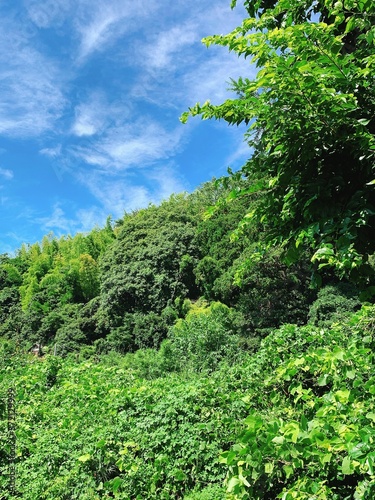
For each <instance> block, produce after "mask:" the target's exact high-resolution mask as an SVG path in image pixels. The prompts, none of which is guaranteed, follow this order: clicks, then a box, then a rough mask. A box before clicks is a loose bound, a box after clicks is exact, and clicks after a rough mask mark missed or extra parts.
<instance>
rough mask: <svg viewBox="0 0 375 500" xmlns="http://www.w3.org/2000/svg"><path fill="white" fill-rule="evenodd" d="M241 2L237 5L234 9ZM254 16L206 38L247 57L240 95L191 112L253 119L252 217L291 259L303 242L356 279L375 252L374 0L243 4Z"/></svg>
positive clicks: (317, 257) (237, 87) (237, 84)
mask: <svg viewBox="0 0 375 500" xmlns="http://www.w3.org/2000/svg"><path fill="white" fill-rule="evenodd" d="M235 5H236V0H233V1H232V7H234V6H235ZM245 8H246V9H247V12H248V15H249V17H247V18H246V19H244V20H243V22H242V25H241V26H239V27H237V28H236V29H234V30H233V31H232V32H231V33H229V34H227V35H224V36H222V35H216V36H210V37H207V38H206V39H204V43H205V44H206V45H207V46H210V45H213V44H214V45H221V46H225V47H228V48H229V50H230V51H234V52H236V53H237V54H238V55H239V56H243V57H245V58H249V59H250V62H252V63H255V65H256V66H257V67H258V68H260V69H259V72H258V73H257V75H256V77H255V78H254V79H253V80H250V79H247V78H240V79H239V80H238V81H232V89H233V90H234V91H235V93H236V97H235V98H233V99H228V100H226V101H225V102H224V103H223V104H221V105H213V104H211V103H210V102H209V101H207V102H206V103H205V104H203V105H200V104H199V103H198V104H196V105H195V106H194V107H192V108H190V109H189V111H188V112H186V113H184V114H183V115H182V117H181V120H182V121H183V122H184V121H186V120H187V118H188V116H189V115H191V116H194V115H200V116H201V117H202V118H203V119H211V118H215V119H223V120H226V121H227V122H228V123H230V124H240V123H245V124H247V125H249V128H248V131H247V134H246V140H247V141H248V143H249V146H250V147H252V148H253V151H254V153H253V155H252V157H251V158H250V159H249V160H248V162H247V163H246V164H245V165H244V167H243V168H242V170H241V172H240V173H239V174H235V175H237V176H242V177H243V178H245V180H247V181H248V187H247V188H246V189H244V190H242V193H246V194H248V195H249V194H251V193H257V196H259V200H258V203H257V204H256V205H255V208H254V209H253V210H252V211H251V212H250V213H248V214H247V216H246V218H245V221H246V223H247V224H251V223H255V224H259V223H261V224H262V225H263V227H264V229H265V232H266V242H267V244H268V247H269V246H272V245H275V244H281V245H282V246H283V248H284V249H285V257H286V260H287V261H289V262H292V261H295V260H297V259H298V258H299V255H300V253H301V252H302V251H304V250H305V249H306V248H309V249H310V250H311V253H312V261H313V262H315V263H316V266H317V267H319V268H320V269H321V268H322V267H325V266H331V267H333V268H334V269H335V270H336V271H337V272H338V274H339V275H340V276H344V275H345V274H348V275H350V276H351V277H352V278H355V277H356V276H357V277H358V276H359V274H360V273H359V271H361V274H362V276H363V275H365V274H366V272H368V271H369V266H368V265H367V259H368V255H370V254H372V253H374V251H375V172H374V160H375V138H374V133H375V86H374V75H375V45H374V39H375V26H374V25H375V4H374V3H373V2H372V1H371V0H346V1H345V2H344V1H336V2H335V1H330V0H325V1H323V0H320V1H314V0H300V1H298V2H296V1H294V0H247V1H246V2H245Z"/></svg>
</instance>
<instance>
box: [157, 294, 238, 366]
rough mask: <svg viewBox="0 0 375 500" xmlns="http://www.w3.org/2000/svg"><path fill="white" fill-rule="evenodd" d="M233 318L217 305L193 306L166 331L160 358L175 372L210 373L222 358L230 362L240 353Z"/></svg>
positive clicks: (227, 310) (225, 307)
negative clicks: (166, 335) (166, 336)
mask: <svg viewBox="0 0 375 500" xmlns="http://www.w3.org/2000/svg"><path fill="white" fill-rule="evenodd" d="M236 316H238V314H237V313H236V312H235V311H234V310H231V309H229V308H228V307H227V306H225V305H224V304H221V303H219V302H214V303H212V304H210V306H209V307H207V306H206V305H205V304H204V303H203V307H202V305H200V304H199V305H197V306H195V307H193V308H192V309H191V310H190V311H189V312H188V314H187V316H186V318H185V319H180V320H178V321H177V322H176V324H175V325H174V326H173V327H172V328H171V329H170V331H169V334H168V338H169V340H168V341H167V342H168V343H167V344H164V346H163V349H164V351H163V352H164V356H165V357H166V358H167V359H169V360H170V362H171V363H172V364H173V367H174V369H175V370H193V371H201V370H209V371H211V370H215V369H216V368H217V367H218V364H219V363H220V361H222V360H223V359H224V358H225V359H227V360H229V361H230V362H233V361H234V360H235V359H236V357H238V355H239V352H240V348H239V337H238V335H236V333H237V332H236V328H235V326H236V322H237V321H236V319H237V318H236Z"/></svg>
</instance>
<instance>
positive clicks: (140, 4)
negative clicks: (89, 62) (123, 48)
mask: <svg viewBox="0 0 375 500" xmlns="http://www.w3.org/2000/svg"><path fill="white" fill-rule="evenodd" d="M157 7H158V2H156V1H155V0H150V1H148V2H144V1H142V0H138V1H134V0H133V1H130V0H112V1H111V2H108V1H104V0H96V1H94V2H92V1H91V2H88V1H81V9H80V11H79V15H78V16H77V17H76V19H75V27H76V30H77V32H78V34H79V37H80V48H79V55H78V62H79V63H81V62H82V61H83V60H85V59H86V58H87V57H88V56H90V55H91V54H92V53H93V52H95V51H101V50H103V49H104V48H106V47H107V46H108V45H110V44H113V42H114V41H116V40H118V39H119V38H120V37H122V36H123V35H124V34H125V33H126V34H129V33H131V32H132V31H134V30H135V29H139V25H140V24H139V23H140V22H141V19H143V18H145V17H147V16H149V15H150V13H151V12H153V11H154V10H155V9H157Z"/></svg>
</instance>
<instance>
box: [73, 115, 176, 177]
mask: <svg viewBox="0 0 375 500" xmlns="http://www.w3.org/2000/svg"><path fill="white" fill-rule="evenodd" d="M182 132H183V128H182V127H181V126H179V125H178V128H176V129H175V130H172V131H167V130H166V129H164V128H163V127H162V126H161V125H160V124H159V123H157V122H155V121H152V120H151V119H150V120H148V121H147V120H142V121H138V122H137V123H133V124H129V125H122V126H119V127H114V128H110V129H108V131H107V132H106V134H105V135H104V136H103V137H101V138H99V139H98V140H97V141H95V142H92V143H91V144H90V145H88V146H80V147H75V148H73V149H72V153H73V155H75V156H76V157H77V158H80V159H81V160H83V161H85V162H86V163H88V164H91V165H97V166H101V167H103V168H105V169H108V170H111V169H117V170H118V171H121V170H125V169H128V168H130V167H138V168H141V167H145V166H148V165H152V164H153V163H155V162H156V161H159V160H162V159H167V158H169V157H170V156H171V155H173V154H174V153H175V152H176V151H177V150H178V149H179V147H180V144H181V139H182Z"/></svg>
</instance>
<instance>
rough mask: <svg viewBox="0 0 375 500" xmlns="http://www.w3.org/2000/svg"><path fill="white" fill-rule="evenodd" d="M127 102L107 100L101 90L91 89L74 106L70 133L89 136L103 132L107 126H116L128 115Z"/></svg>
mask: <svg viewBox="0 0 375 500" xmlns="http://www.w3.org/2000/svg"><path fill="white" fill-rule="evenodd" d="M129 107H130V105H129V104H124V103H122V102H121V101H120V102H119V101H117V102H109V100H108V98H107V96H106V94H105V93H104V92H103V91H93V92H92V93H90V95H89V96H88V98H87V99H86V100H84V101H82V102H81V103H80V104H78V105H77V106H76V107H75V110H74V113H75V119H74V123H73V125H72V133H73V134H74V135H76V136H77V137H90V136H92V135H95V134H98V133H103V132H104V131H105V129H106V128H108V127H109V126H111V127H112V128H113V127H117V126H119V125H121V124H123V123H124V121H125V120H126V119H127V118H128V116H129Z"/></svg>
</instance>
